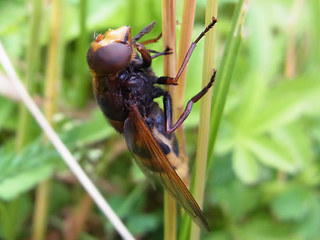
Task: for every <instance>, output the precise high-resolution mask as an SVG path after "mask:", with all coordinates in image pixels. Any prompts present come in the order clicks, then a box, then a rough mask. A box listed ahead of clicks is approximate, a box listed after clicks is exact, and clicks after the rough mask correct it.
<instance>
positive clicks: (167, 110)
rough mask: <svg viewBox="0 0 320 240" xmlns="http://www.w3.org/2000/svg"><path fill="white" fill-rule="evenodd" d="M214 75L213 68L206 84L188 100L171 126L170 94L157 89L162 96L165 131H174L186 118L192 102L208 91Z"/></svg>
mask: <svg viewBox="0 0 320 240" xmlns="http://www.w3.org/2000/svg"><path fill="white" fill-rule="evenodd" d="M215 76H216V70H213V74H212V76H211V79H210V81H209V83H208V84H207V86H205V87H204V88H203V89H202V90H201V91H200V92H199V93H198V94H197V95H195V96H194V97H193V98H191V99H190V100H189V101H188V103H187V106H186V108H185V109H184V111H183V113H182V114H181V116H180V118H179V119H178V121H177V122H176V123H175V124H174V125H173V126H172V103H171V97H170V94H169V93H168V92H167V91H164V90H162V89H159V91H158V95H159V96H163V108H164V114H165V121H166V132H167V133H168V134H169V133H172V132H173V131H175V130H176V129H177V128H178V127H180V126H181V124H182V123H183V122H184V121H185V120H186V118H187V117H188V116H189V114H190V112H191V109H192V106H193V104H194V103H196V102H197V101H199V100H200V98H202V97H203V96H204V95H205V94H206V93H207V92H208V90H209V88H211V87H212V84H213V82H214V80H215ZM160 90H162V91H160ZM159 96H157V97H159Z"/></svg>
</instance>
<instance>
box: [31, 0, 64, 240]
mask: <svg viewBox="0 0 320 240" xmlns="http://www.w3.org/2000/svg"><path fill="white" fill-rule="evenodd" d="M52 3H53V14H52V18H51V36H52V37H51V38H50V43H49V51H48V63H47V68H46V69H47V78H46V86H45V99H46V101H45V104H44V112H45V116H46V119H47V121H48V122H49V123H50V124H52V118H53V115H54V113H55V108H56V99H57V86H58V79H59V78H60V76H59V73H61V70H60V69H61V62H62V61H60V60H61V58H60V57H59V53H60V52H61V26H62V16H63V14H62V1H61V0H55V1H53V2H52ZM44 137H45V136H44ZM45 140H46V141H47V139H45ZM50 186H51V182H50V180H47V181H44V182H42V183H40V184H39V186H38V187H37V189H36V204H35V210H34V218H33V232H32V239H34V240H42V239H45V238H46V237H45V236H46V225H47V212H48V206H49V204H50V201H49V199H50V198H49V193H50Z"/></svg>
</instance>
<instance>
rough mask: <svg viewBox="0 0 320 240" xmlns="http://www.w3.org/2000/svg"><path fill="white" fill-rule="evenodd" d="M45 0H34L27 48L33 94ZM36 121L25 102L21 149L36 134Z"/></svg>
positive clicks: (19, 135)
mask: <svg viewBox="0 0 320 240" xmlns="http://www.w3.org/2000/svg"><path fill="white" fill-rule="evenodd" d="M42 4H43V0H33V1H32V7H33V11H32V14H31V19H30V37H29V43H28V49H27V70H26V78H25V86H26V88H27V89H28V92H29V93H30V94H31V95H32V94H33V93H34V91H35V88H36V87H35V86H36V74H37V73H38V69H39V55H40V44H39V39H40V34H41V31H40V29H41V22H42V21H41V16H42ZM33 123H34V121H33V120H32V117H31V115H30V113H29V112H28V110H27V109H26V107H25V106H24V104H21V106H20V113H19V125H18V130H17V138H16V147H17V150H18V151H20V150H21V149H22V148H23V147H24V145H26V144H27V143H28V142H29V141H31V140H32V139H33V138H34V137H35V136H36V134H35V132H36V130H35V129H38V128H36V127H35V128H33V126H36V124H33Z"/></svg>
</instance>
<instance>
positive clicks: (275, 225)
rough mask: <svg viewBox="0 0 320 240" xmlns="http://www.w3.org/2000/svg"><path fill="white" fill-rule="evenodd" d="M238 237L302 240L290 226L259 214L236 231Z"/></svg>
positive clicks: (253, 239)
mask: <svg viewBox="0 0 320 240" xmlns="http://www.w3.org/2000/svg"><path fill="white" fill-rule="evenodd" d="M236 233H237V237H238V238H239V239H245V240H257V239H259V240H288V239H290V240H301V238H299V237H297V236H296V234H295V233H294V228H293V227H292V226H291V225H290V224H284V223H281V224H279V222H276V221H273V220H272V218H271V217H270V216H269V215H266V214H261V213H260V214H257V215H256V216H253V217H251V218H250V219H249V220H248V221H247V222H246V223H245V224H242V225H241V227H237V229H236Z"/></svg>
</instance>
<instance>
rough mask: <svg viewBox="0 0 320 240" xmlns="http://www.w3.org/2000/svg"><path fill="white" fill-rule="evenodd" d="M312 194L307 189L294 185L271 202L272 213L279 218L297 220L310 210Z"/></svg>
mask: <svg viewBox="0 0 320 240" xmlns="http://www.w3.org/2000/svg"><path fill="white" fill-rule="evenodd" d="M313 198H314V197H313V194H312V192H310V190H309V189H307V188H305V187H300V186H294V187H292V188H289V189H287V190H286V191H285V192H283V193H281V194H280V195H279V196H277V197H276V198H275V199H274V200H273V201H272V202H271V209H272V211H273V213H274V214H275V215H276V216H277V217H278V218H279V219H280V220H285V221H286V220H294V221H299V220H302V219H305V217H306V215H307V214H309V213H310V212H311V211H312V202H313Z"/></svg>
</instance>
